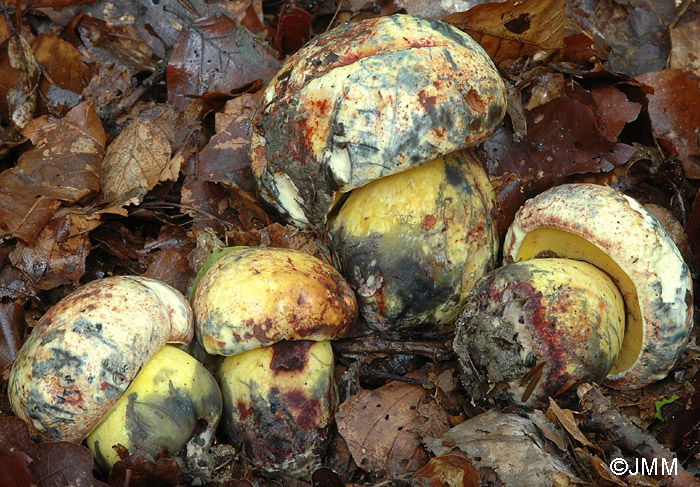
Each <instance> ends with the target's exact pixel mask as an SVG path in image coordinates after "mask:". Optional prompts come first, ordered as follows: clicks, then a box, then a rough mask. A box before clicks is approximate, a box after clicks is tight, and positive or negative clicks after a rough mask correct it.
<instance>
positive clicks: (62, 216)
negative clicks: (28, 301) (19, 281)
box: [10, 208, 101, 290]
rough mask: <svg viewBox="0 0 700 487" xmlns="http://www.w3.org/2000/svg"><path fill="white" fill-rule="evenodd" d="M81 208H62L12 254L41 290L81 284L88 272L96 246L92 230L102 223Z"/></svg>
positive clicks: (21, 268)
mask: <svg viewBox="0 0 700 487" xmlns="http://www.w3.org/2000/svg"><path fill="white" fill-rule="evenodd" d="M100 223H101V222H100V220H99V219H98V218H92V217H88V216H87V215H86V214H85V213H84V212H82V211H80V209H78V208H62V209H60V210H59V211H57V212H56V214H55V215H54V216H53V217H52V218H51V219H50V220H49V221H48V222H47V223H46V225H45V226H44V227H43V228H42V230H41V231H40V232H39V234H38V235H37V237H36V239H35V240H34V242H33V243H32V245H25V244H22V243H20V244H18V245H17V246H16V247H15V249H14V250H13V251H12V253H11V254H10V261H11V262H12V264H13V265H14V266H15V267H16V268H18V269H20V270H22V271H23V273H24V275H26V276H27V277H29V278H30V279H31V280H32V284H33V285H34V286H35V287H36V288H37V289H42V290H48V289H53V288H55V287H57V286H60V285H63V284H72V285H74V286H77V285H78V284H79V282H80V278H81V277H82V275H83V274H84V273H85V259H86V258H87V256H88V254H89V253H90V249H91V247H92V245H91V243H90V238H89V236H88V232H90V231H91V230H93V229H94V228H96V227H97V226H99V225H100Z"/></svg>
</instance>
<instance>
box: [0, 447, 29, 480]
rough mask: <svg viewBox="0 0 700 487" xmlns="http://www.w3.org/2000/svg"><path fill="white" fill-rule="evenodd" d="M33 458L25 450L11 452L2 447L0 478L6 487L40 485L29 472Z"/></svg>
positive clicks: (0, 452)
mask: <svg viewBox="0 0 700 487" xmlns="http://www.w3.org/2000/svg"><path fill="white" fill-rule="evenodd" d="M31 462H32V459H31V458H30V457H29V456H27V454H26V453H23V452H18V451H16V452H10V451H9V450H5V449H4V448H2V447H0V478H2V479H5V480H4V481H5V482H7V483H6V484H4V485H5V486H6V487H39V482H38V481H37V480H36V479H35V478H34V477H33V476H32V474H31V473H30V472H29V464H30V463H31Z"/></svg>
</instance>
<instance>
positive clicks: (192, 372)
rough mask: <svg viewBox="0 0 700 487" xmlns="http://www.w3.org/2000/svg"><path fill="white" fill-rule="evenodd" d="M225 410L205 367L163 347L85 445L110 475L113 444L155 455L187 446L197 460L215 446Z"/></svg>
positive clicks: (188, 454)
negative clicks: (205, 451) (218, 428)
mask: <svg viewBox="0 0 700 487" xmlns="http://www.w3.org/2000/svg"><path fill="white" fill-rule="evenodd" d="M221 410H222V398H221V391H220V390H219V386H218V384H217V383H216V379H214V377H213V376H212V375H211V373H210V372H209V371H208V370H207V369H206V367H204V365H202V364H201V363H199V362H198V361H197V360H195V359H194V358H193V357H191V356H190V355H189V354H188V353H187V352H184V351H183V350H180V349H179V348H176V347H174V346H172V345H165V346H164V347H163V348H161V349H160V350H158V351H157V352H156V353H155V355H153V357H152V358H151V359H150V360H149V361H148V363H146V365H145V366H144V368H143V370H142V371H141V373H140V374H139V375H138V376H137V377H136V379H135V380H134V382H133V383H132V384H131V386H129V389H127V391H126V392H125V393H124V394H123V395H122V397H121V398H120V399H119V401H118V402H117V404H116V405H115V406H114V407H113V408H112V410H111V411H110V412H109V414H108V415H107V416H106V417H105V419H103V420H102V421H101V422H100V424H98V425H97V426H96V427H95V429H93V430H92V431H91V432H90V434H89V435H88V437H87V439H86V442H87V446H88V448H90V450H91V451H92V453H93V455H94V457H95V459H96V460H97V463H98V464H99V465H100V467H101V468H102V469H103V470H104V471H106V472H108V471H110V470H111V469H112V467H113V466H114V464H115V463H116V462H118V461H119V459H120V457H119V454H118V452H117V450H116V449H115V448H114V445H121V446H123V447H124V448H126V449H127V450H128V451H130V452H132V453H133V452H134V451H136V450H141V451H145V452H146V453H149V454H151V455H153V456H156V455H158V454H159V453H161V452H162V451H163V450H165V449H167V450H168V451H169V452H171V453H178V452H180V451H181V450H183V448H185V447H186V448H187V451H186V452H185V453H186V457H187V458H190V457H192V458H194V457H195V456H196V454H197V452H198V451H201V450H202V449H204V448H206V447H208V446H209V445H211V444H212V442H213V439H214V432H215V431H216V428H217V426H218V424H219V419H220V418H221Z"/></svg>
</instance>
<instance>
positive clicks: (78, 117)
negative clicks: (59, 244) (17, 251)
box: [0, 102, 107, 244]
mask: <svg viewBox="0 0 700 487" xmlns="http://www.w3.org/2000/svg"><path fill="white" fill-rule="evenodd" d="M23 133H24V135H26V136H27V137H29V138H30V139H31V140H32V141H33V142H34V144H35V146H36V147H35V148H33V149H31V150H29V151H27V152H25V153H24V154H22V156H21V157H20V159H19V162H18V163H17V166H16V167H14V168H11V169H8V170H6V171H4V172H2V173H0V238H2V237H16V238H18V239H20V240H21V241H22V242H24V243H27V244H29V243H31V241H32V240H33V239H34V237H35V236H36V235H37V234H38V233H39V231H40V230H41V228H42V227H43V225H44V224H46V222H47V221H48V220H49V219H50V218H51V216H52V215H53V214H54V213H55V212H56V210H57V209H58V208H59V207H60V206H61V202H62V201H63V202H65V203H68V204H73V203H75V202H77V201H79V200H81V199H84V198H88V197H90V196H92V195H94V194H96V193H97V191H98V190H99V173H100V169H99V167H100V163H101V160H102V154H103V152H104V144H105V142H106V139H107V135H106V134H105V132H104V129H103V128H102V124H101V122H100V119H99V118H98V117H97V114H96V113H95V109H94V106H93V105H92V103H90V102H84V103H81V104H80V105H78V106H76V107H75V108H73V109H72V110H71V111H70V112H69V113H68V114H67V115H66V116H65V117H64V118H62V119H55V118H52V117H40V118H37V119H34V120H32V122H31V123H29V124H28V125H27V126H26V127H25V129H24V132H23Z"/></svg>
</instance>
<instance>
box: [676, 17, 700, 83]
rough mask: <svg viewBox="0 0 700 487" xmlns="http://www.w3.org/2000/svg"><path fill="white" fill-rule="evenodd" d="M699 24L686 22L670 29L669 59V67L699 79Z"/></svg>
mask: <svg viewBox="0 0 700 487" xmlns="http://www.w3.org/2000/svg"><path fill="white" fill-rule="evenodd" d="M698 39H700V24H698V23H697V22H687V23H685V24H681V25H677V26H676V27H674V28H672V29H671V59H670V61H669V67H670V68H671V69H680V70H682V71H685V72H686V73H688V74H693V75H694V76H695V79H696V80H697V79H700V57H698V51H699V50H700V43H699V42H698Z"/></svg>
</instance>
